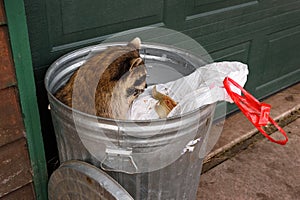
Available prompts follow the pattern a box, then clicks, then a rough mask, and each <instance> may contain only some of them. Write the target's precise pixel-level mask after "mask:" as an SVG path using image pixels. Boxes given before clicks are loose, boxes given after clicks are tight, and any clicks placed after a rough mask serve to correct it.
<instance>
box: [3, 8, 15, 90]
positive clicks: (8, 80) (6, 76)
mask: <svg viewBox="0 0 300 200" xmlns="http://www.w3.org/2000/svg"><path fill="white" fill-rule="evenodd" d="M0 15H1V11H0ZM0 17H1V16H0ZM0 49H1V51H0V58H1V59H0V72H1V73H0V89H3V88H6V87H10V86H12V85H15V84H16V79H15V72H14V67H13V62H12V58H11V53H10V48H9V43H8V36H7V29H6V26H0Z"/></svg>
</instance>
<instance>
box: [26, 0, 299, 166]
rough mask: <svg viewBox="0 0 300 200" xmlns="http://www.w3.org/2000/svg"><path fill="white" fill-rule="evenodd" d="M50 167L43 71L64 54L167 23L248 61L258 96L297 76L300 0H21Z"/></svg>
mask: <svg viewBox="0 0 300 200" xmlns="http://www.w3.org/2000/svg"><path fill="white" fill-rule="evenodd" d="M24 1H25V6H26V13H27V20H28V28H29V37H30V45H31V52H32V61H33V66H34V74H35V80H36V87H37V95H38V103H39V109H40V116H41V123H42V129H43V134H44V138H45V148H46V154H47V159H48V162H49V163H48V166H51V165H52V164H54V163H51V158H52V156H55V154H56V153H55V147H54V146H55V140H54V138H55V137H54V135H53V130H52V129H51V127H52V124H51V120H50V117H49V112H48V110H47V104H48V103H47V97H46V93H45V89H44V85H43V78H44V75H45V72H46V70H47V68H48V67H49V65H50V64H51V63H52V62H53V61H54V60H55V59H57V58H58V57H60V56H61V55H63V54H65V53H67V52H69V51H71V50H74V49H77V48H80V47H83V46H87V45H91V44H95V43H99V42H101V41H102V40H104V39H105V38H107V37H108V36H110V35H111V34H114V33H116V32H120V31H124V30H128V29H132V28H138V27H144V26H156V27H167V28H170V29H174V30H177V31H180V32H182V33H184V34H187V35H188V36H190V37H192V38H193V39H195V40H196V41H198V42H199V43H200V44H201V45H203V46H204V48H205V49H206V50H207V51H208V52H209V53H210V54H211V55H212V57H213V59H214V60H215V61H222V60H237V61H241V62H244V63H247V64H248V65H249V70H250V74H249V76H248V82H247V85H246V89H247V90H249V91H250V92H251V93H253V94H254V95H255V96H256V97H258V98H263V97H265V96H268V95H270V94H272V93H274V92H276V91H278V90H280V89H282V88H284V87H287V86H289V85H291V84H293V83H296V82H298V81H299V77H300V56H298V54H299V52H300V1H299V0H298V1H297V0H284V1H283V0H152V1H149V0H126V1H125V0H123V1H121V0H84V1H82V0H54V1H50V0H48V1H47V0H40V1H34V0H24Z"/></svg>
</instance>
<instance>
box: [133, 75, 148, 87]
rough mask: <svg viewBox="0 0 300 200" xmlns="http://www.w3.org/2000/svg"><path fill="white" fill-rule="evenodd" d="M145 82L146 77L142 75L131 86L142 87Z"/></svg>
mask: <svg viewBox="0 0 300 200" xmlns="http://www.w3.org/2000/svg"><path fill="white" fill-rule="evenodd" d="M145 80H146V75H143V76H141V77H140V78H139V79H137V80H136V81H135V82H134V84H133V85H135V86H139V85H142V83H144V82H145Z"/></svg>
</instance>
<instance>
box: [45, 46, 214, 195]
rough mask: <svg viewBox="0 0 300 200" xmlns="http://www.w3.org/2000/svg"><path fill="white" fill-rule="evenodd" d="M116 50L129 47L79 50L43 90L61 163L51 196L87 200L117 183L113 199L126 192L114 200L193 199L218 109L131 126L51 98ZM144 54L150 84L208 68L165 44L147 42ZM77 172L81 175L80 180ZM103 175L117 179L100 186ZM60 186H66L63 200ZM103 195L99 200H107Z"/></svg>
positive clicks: (57, 67) (61, 62) (60, 63)
mask: <svg viewBox="0 0 300 200" xmlns="http://www.w3.org/2000/svg"><path fill="white" fill-rule="evenodd" d="M114 45H125V43H110V44H100V45H96V46H90V47H87V48H83V49H80V50H77V51H74V52H72V53H69V54H67V55H65V56H63V57H61V58H60V59H58V60H57V61H56V62H54V63H53V64H52V65H51V66H50V68H49V69H48V71H47V74H46V77H45V85H46V89H47V92H48V98H49V102H50V107H51V114H52V119H53V125H54V128H55V134H56V140H57V145H58V150H59V159H60V162H61V165H62V167H60V168H59V169H57V172H54V173H53V175H52V176H51V178H50V182H49V188H48V189H49V193H50V194H49V197H51V198H52V199H54V198H58V196H60V197H62V196H64V195H65V196H64V198H65V197H66V196H68V195H69V196H68V198H71V197H76V194H77V195H82V193H84V195H87V191H90V190H92V191H98V190H96V189H93V187H98V186H99V184H100V185H102V186H107V185H105V184H112V185H115V187H113V188H115V189H112V190H110V193H111V191H114V190H115V194H120V192H121V190H122V189H120V188H123V189H124V190H122V191H123V192H121V193H122V195H123V196H122V195H121V197H120V196H119V197H118V195H116V196H115V197H114V198H112V199H123V198H124V199H126V198H125V196H126V195H125V196H124V194H126V192H128V193H129V194H130V195H129V194H128V196H129V197H128V198H129V199H130V198H133V199H137V200H139V199H151V200H153V199H162V200H165V199H178V200H183V199H188V200H192V199H195V198H196V193H197V189H198V184H199V180H200V173H201V168H202V161H203V154H200V152H201V151H203V150H205V145H203V144H204V143H203V140H204V138H205V137H206V136H207V134H209V130H210V126H211V122H212V118H213V114H214V110H215V104H211V105H207V106H204V107H201V108H199V109H196V110H194V111H193V112H189V113H186V114H183V115H182V116H176V117H172V118H168V119H156V120H143V121H130V120H114V119H107V118H101V117H96V116H92V115H88V114H85V113H82V112H80V111H78V110H74V109H71V108H69V107H67V106H65V105H64V104H62V103H61V102H60V101H58V100H57V99H56V98H55V97H54V96H53V94H54V93H55V92H56V91H57V89H59V88H60V87H61V86H62V85H63V84H64V83H65V82H66V81H67V80H68V79H69V77H70V76H71V74H72V73H73V72H74V71H75V70H76V69H77V68H78V67H80V65H81V64H82V63H83V62H84V61H85V59H86V57H87V55H88V54H89V53H90V52H91V51H103V50H105V49H106V48H107V47H108V46H114ZM140 54H141V57H142V58H143V60H144V62H145V64H146V67H147V71H148V74H149V77H147V83H148V85H151V84H156V83H160V82H168V81H171V80H176V79H177V78H180V77H182V76H185V75H188V74H190V73H192V72H193V71H194V70H195V69H196V68H198V67H201V66H203V65H204V64H206V63H204V62H203V61H202V60H201V59H200V58H197V57H195V56H193V55H191V54H189V53H187V52H186V51H183V50H180V49H176V48H173V47H169V46H163V45H156V44H147V43H146V44H142V47H141V50H140ZM74 160H77V161H83V162H81V163H80V162H79V163H78V162H76V161H74ZM70 162H74V163H71V164H70ZM64 163H68V164H64ZM82 163H86V165H85V164H82ZM81 165H82V166H81ZM80 166H81V167H80ZM91 166H93V167H91ZM66 168H67V169H68V170H66ZM96 169H99V171H98V172H95V170H96ZM64 170H66V171H71V172H65V171H64ZM74 170H75V171H76V173H75V172H74ZM96 171H97V170H96ZM73 172H74V173H75V174H77V173H79V174H82V173H83V175H80V176H79V175H78V176H76V178H74V177H73V176H74V173H73ZM97 174H98V175H97ZM99 174H104V176H105V177H111V178H113V179H114V181H108V182H105V184H104V183H100V180H99ZM53 176H54V177H53ZM94 176H97V178H95V177H94ZM57 177H60V178H57ZM79 179H82V180H79ZM100 179H101V178H100ZM63 180H64V181H63ZM68 180H69V181H68ZM70 180H71V181H70ZM75 180H77V181H75ZM88 180H93V183H94V184H89V183H90V181H88ZM95 182H97V183H98V184H95ZM76 184H77V185H76ZM78 184H79V185H80V184H81V186H82V187H81V186H80V187H78ZM103 184H104V185H103ZM90 187H92V188H90ZM61 188H67V189H66V190H65V194H64V195H63V194H62V193H64V192H63V191H64V190H62V189H61ZM104 188H105V187H104ZM106 188H107V187H106ZM100 193H101V192H100ZM100 193H99V198H100V197H101V195H102V197H103V194H100ZM112 193H114V192H112ZM130 196H131V197H130ZM103 198H104V197H103ZM71 199H72V198H71ZM100 199H101V198H100ZM104 199H105V198H104Z"/></svg>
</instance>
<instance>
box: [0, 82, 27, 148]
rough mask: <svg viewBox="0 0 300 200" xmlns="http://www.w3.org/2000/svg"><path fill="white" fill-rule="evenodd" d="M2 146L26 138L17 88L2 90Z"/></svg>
mask: <svg viewBox="0 0 300 200" xmlns="http://www.w3.org/2000/svg"><path fill="white" fill-rule="evenodd" d="M0 102H1V103H0V146H2V145H4V144H8V143H10V142H12V141H14V140H17V139H19V138H21V137H24V125H23V120H22V115H21V110H20V105H19V101H18V97H17V91H16V88H14V87H10V88H6V89H3V90H0Z"/></svg>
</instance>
